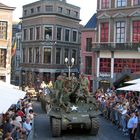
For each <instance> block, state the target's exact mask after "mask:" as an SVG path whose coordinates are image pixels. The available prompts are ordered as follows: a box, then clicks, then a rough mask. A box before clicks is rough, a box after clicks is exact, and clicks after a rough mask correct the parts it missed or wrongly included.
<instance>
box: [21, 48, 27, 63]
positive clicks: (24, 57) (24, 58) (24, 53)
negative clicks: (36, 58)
mask: <svg viewBox="0 0 140 140" xmlns="http://www.w3.org/2000/svg"><path fill="white" fill-rule="evenodd" d="M22 57H23V63H25V62H26V52H25V48H23V56H22Z"/></svg>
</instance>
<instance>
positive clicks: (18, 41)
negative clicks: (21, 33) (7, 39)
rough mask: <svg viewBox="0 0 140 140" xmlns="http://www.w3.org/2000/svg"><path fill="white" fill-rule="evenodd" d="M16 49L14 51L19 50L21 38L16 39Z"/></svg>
mask: <svg viewBox="0 0 140 140" xmlns="http://www.w3.org/2000/svg"><path fill="white" fill-rule="evenodd" d="M16 41H17V48H16V50H20V45H21V38H17V40H16Z"/></svg>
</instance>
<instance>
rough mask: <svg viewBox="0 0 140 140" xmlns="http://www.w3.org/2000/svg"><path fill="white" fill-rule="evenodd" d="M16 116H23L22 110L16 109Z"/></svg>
mask: <svg viewBox="0 0 140 140" xmlns="http://www.w3.org/2000/svg"><path fill="white" fill-rule="evenodd" d="M17 114H18V116H20V117H21V118H23V117H24V116H25V114H24V113H23V111H22V110H20V109H18V111H17Z"/></svg>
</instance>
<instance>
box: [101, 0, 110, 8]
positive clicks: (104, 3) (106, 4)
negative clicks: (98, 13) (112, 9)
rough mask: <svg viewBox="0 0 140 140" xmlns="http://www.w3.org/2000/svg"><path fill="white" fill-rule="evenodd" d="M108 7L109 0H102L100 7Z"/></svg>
mask: <svg viewBox="0 0 140 140" xmlns="http://www.w3.org/2000/svg"><path fill="white" fill-rule="evenodd" d="M106 8H109V0H102V9H106Z"/></svg>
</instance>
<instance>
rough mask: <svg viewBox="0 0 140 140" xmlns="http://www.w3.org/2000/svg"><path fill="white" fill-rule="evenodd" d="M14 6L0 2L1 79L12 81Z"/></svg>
mask: <svg viewBox="0 0 140 140" xmlns="http://www.w3.org/2000/svg"><path fill="white" fill-rule="evenodd" d="M14 9H15V8H14V7H9V6H6V5H4V4H2V3H0V80H3V81H5V82H7V83H10V75H11V44H12V43H11V42H12V13H13V10H14Z"/></svg>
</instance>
